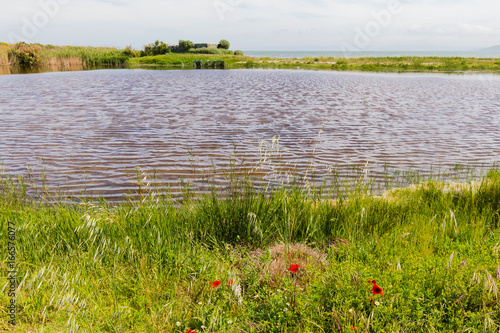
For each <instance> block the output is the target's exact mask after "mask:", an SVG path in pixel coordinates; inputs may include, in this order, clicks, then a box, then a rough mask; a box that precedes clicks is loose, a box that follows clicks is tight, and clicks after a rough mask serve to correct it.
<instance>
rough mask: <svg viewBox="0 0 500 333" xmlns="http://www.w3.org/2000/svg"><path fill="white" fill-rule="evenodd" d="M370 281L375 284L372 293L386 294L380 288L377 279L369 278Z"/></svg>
mask: <svg viewBox="0 0 500 333" xmlns="http://www.w3.org/2000/svg"><path fill="white" fill-rule="evenodd" d="M368 283H372V284H373V288H372V294H375V295H381V296H383V295H384V291H383V290H382V288H380V287H379V286H377V282H376V281H375V280H373V281H370V280H368Z"/></svg>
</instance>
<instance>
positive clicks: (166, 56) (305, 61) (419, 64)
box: [0, 40, 500, 73]
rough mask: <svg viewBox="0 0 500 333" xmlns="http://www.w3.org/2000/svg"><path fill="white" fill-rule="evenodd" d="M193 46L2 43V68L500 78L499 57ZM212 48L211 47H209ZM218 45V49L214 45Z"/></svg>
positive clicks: (223, 43) (223, 44)
mask: <svg viewBox="0 0 500 333" xmlns="http://www.w3.org/2000/svg"><path fill="white" fill-rule="evenodd" d="M196 45H199V44H194V43H192V42H191V41H184V40H181V41H179V44H175V46H172V45H171V46H170V47H172V50H173V51H172V50H171V49H170V47H169V46H168V45H167V44H165V43H164V42H161V41H156V42H154V43H151V44H148V45H146V46H144V49H143V50H140V51H139V50H134V49H132V47H130V46H127V47H126V48H125V49H123V50H119V49H115V48H102V47H75V46H53V45H41V44H26V43H22V42H20V43H17V44H15V45H13V44H6V43H1V44H0V66H1V65H5V66H14V65H21V66H30V67H32V68H33V67H37V66H53V67H57V68H61V69H64V68H69V69H71V68H72V67H73V68H78V67H76V66H102V65H107V66H110V65H111V66H124V65H127V66H130V67H131V68H136V67H152V68H161V67H162V68H166V69H168V68H186V69H188V68H193V61H195V60H221V61H224V62H225V68H229V69H231V68H233V69H237V68H274V69H313V70H335V71H375V72H445V73H451V72H458V73H461V72H469V73H474V72H478V73H500V59H498V58H484V59H483V58H460V57H384V58H372V57H365V58H334V57H317V58H312V57H308V58H302V59H277V58H252V57H248V56H244V54H243V52H242V51H239V50H236V51H231V50H229V49H228V48H229V45H230V44H229V42H227V41H226V40H221V41H220V42H219V44H218V45H217V47H197V48H196V47H195V46H196ZM202 45H203V44H202ZM205 45H211V44H205ZM214 45H215V44H214Z"/></svg>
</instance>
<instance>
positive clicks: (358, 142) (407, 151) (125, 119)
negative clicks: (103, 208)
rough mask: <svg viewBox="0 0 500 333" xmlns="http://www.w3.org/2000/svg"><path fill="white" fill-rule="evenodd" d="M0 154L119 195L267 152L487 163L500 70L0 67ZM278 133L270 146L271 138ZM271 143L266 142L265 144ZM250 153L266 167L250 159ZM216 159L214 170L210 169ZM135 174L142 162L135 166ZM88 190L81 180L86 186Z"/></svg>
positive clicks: (15, 164) (423, 166) (18, 168)
mask: <svg viewBox="0 0 500 333" xmlns="http://www.w3.org/2000/svg"><path fill="white" fill-rule="evenodd" d="M0 115H1V117H2V120H1V122H0V147H1V150H0V158H1V160H2V163H3V168H4V169H5V172H6V173H9V174H14V175H15V174H23V173H26V171H27V168H28V167H30V168H31V169H32V170H34V172H35V173H37V174H38V173H40V172H43V173H44V174H45V175H46V177H47V184H48V185H49V187H50V188H53V189H57V188H59V189H60V190H63V191H66V192H68V193H70V194H73V195H102V196H104V197H105V198H107V199H109V200H120V199H121V198H123V195H124V194H126V193H128V192H133V191H135V189H136V188H137V184H136V183H137V179H136V171H137V170H138V169H137V168H141V170H142V171H143V172H145V173H148V174H149V175H150V176H151V177H153V174H154V175H155V179H154V180H153V183H158V184H161V185H166V184H170V185H171V190H172V193H173V195H180V187H179V181H180V179H184V180H185V181H190V182H191V184H192V186H194V187H196V186H197V182H199V181H200V173H201V172H203V173H205V174H206V175H208V174H210V173H212V174H215V176H213V179H214V181H215V183H216V184H217V185H218V186H224V184H225V178H224V174H223V172H222V170H223V169H225V168H228V167H229V166H230V162H231V161H233V162H236V164H241V163H243V165H244V166H248V167H246V170H251V169H252V170H253V171H252V172H254V173H255V175H256V177H257V175H258V177H261V178H262V177H264V178H265V179H267V180H269V181H272V180H273V179H275V178H274V176H275V175H274V173H276V169H273V165H271V164H269V163H268V160H265V159H264V157H265V156H264V155H263V154H264V153H263V151H262V150H261V151H259V147H261V148H262V147H265V145H262V142H263V141H265V142H267V144H268V145H269V146H272V141H273V138H275V143H276V142H277V141H276V138H277V137H279V146H280V152H279V153H278V152H276V151H275V152H274V155H273V159H272V161H273V163H274V166H276V165H277V163H278V164H279V165H280V167H282V168H286V169H287V170H293V171H294V172H298V173H299V174H300V173H302V174H303V173H304V172H305V170H306V169H308V168H310V167H311V165H312V166H313V167H314V168H315V169H317V172H316V180H317V181H321V179H322V177H324V176H325V175H326V174H327V173H328V170H330V169H337V170H339V172H340V173H342V172H347V170H349V168H352V167H353V166H360V167H362V168H364V169H366V171H367V172H371V173H373V174H380V172H381V168H383V167H385V168H392V169H394V170H408V169H414V170H429V169H430V168H431V167H439V168H445V169H447V168H449V169H452V168H453V167H454V166H456V165H457V164H463V165H468V166H480V167H481V166H484V167H488V166H491V165H492V164H493V163H495V162H498V161H499V160H500V76H496V75H489V74H480V75H446V74H382V73H356V72H333V71H328V72H326V71H304V70H296V71H295V70H294V71H287V70H142V69H108V70H93V71H75V72H53V73H41V74H29V75H5V76H0ZM275 146H276V145H275ZM268 152H269V150H268ZM257 164H259V165H260V166H261V168H259V169H255V167H254V166H255V165H257ZM214 170H215V171H214ZM143 176H144V174H142V175H140V177H141V178H142V177H143ZM82 191H84V192H82Z"/></svg>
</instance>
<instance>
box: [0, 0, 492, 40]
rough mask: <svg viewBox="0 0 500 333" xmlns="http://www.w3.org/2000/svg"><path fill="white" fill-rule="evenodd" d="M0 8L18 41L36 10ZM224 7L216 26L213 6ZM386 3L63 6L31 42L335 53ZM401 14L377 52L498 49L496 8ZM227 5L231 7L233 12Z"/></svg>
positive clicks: (32, 6) (1, 35)
mask: <svg viewBox="0 0 500 333" xmlns="http://www.w3.org/2000/svg"><path fill="white" fill-rule="evenodd" d="M51 1H52V2H53V1H62V0H18V1H11V0H0V8H2V11H1V12H0V22H2V24H1V25H0V40H6V39H7V36H8V35H9V33H15V34H17V35H21V31H22V28H23V25H24V24H25V21H26V20H28V21H29V20H32V19H33V15H35V14H36V13H38V12H39V11H41V10H43V9H42V5H41V4H42V3H43V4H47V3H48V2H51ZM215 1H220V2H222V3H224V4H226V5H227V7H226V9H228V10H226V11H225V12H224V13H223V20H221V19H220V17H219V14H220V13H218V12H217V10H216V9H215V7H214V2H215ZM388 1H390V0H333V1H328V0H313V1H311V0H309V1H307V0H274V1H268V0H253V1H250V0H185V1H178V0H177V1H173V0H166V1H165V0H142V1H139V0H65V2H67V4H64V5H62V4H61V5H60V9H59V11H58V13H57V15H55V16H54V17H51V18H50V20H49V22H48V23H47V24H46V25H45V26H43V28H40V29H39V31H38V33H37V34H36V36H34V37H33V38H32V40H31V41H33V42H41V43H51V44H64V45H67V44H79V45H109V46H117V47H124V46H125V45H128V44H132V45H133V46H134V47H136V48H140V47H142V46H143V45H144V44H147V43H150V42H152V41H153V40H156V39H161V40H164V41H166V42H175V41H177V40H179V39H190V40H193V41H196V42H201V41H208V42H217V41H218V40H219V39H221V38H226V39H229V40H230V41H231V43H232V48H234V49H243V50H245V49H247V50H248V49H261V50H265V49H267V50H272V49H288V50H293V49H297V50H300V49H322V50H326V49H337V48H338V47H339V44H340V43H341V42H342V41H347V42H349V41H352V40H353V38H354V36H355V29H356V28H363V27H365V26H366V24H367V22H370V20H373V17H372V16H371V14H370V13H372V12H373V11H380V10H384V9H386V8H387V3H388ZM400 2H401V3H402V4H403V7H404V10H403V12H402V13H401V14H399V15H397V16H394V17H392V20H391V24H390V25H389V26H387V27H384V28H383V30H382V31H381V33H380V34H379V35H378V36H377V37H376V38H374V40H373V43H372V44H373V45H377V47H378V48H384V45H385V47H389V45H391V46H393V45H399V44H400V45H403V44H412V45H415V47H416V48H418V47H419V45H420V46H422V47H423V45H425V44H428V43H432V44H435V45H443V46H446V47H454V46H456V47H460V48H463V47H465V46H467V47H470V48H473V47H487V46H490V45H495V44H500V35H499V31H500V30H499V26H498V25H499V24H498V18H497V16H498V14H497V13H498V12H500V2H499V1H498V0H400ZM231 4H233V5H231Z"/></svg>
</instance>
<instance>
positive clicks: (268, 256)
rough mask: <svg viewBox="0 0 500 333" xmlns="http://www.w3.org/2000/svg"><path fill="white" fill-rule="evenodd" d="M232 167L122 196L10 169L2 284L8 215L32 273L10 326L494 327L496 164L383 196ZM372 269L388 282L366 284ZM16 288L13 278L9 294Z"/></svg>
mask: <svg viewBox="0 0 500 333" xmlns="http://www.w3.org/2000/svg"><path fill="white" fill-rule="evenodd" d="M232 179H233V181H232V182H231V186H229V187H228V188H227V189H226V190H224V191H223V190H213V191H211V192H209V193H206V194H205V195H202V196H191V197H187V198H186V200H185V201H184V202H183V203H179V202H178V201H176V200H174V199H173V198H170V197H169V196H168V195H165V194H161V193H160V192H155V191H153V192H150V193H147V194H146V193H142V194H141V196H140V198H139V199H140V200H134V201H129V202H125V203H123V204H120V205H116V206H113V205H111V204H109V203H107V202H106V201H105V200H97V201H94V202H78V203H77V202H71V201H67V200H64V201H59V202H53V201H51V200H49V199H48V198H46V197H44V195H43V191H42V192H40V193H39V195H38V196H36V197H30V196H28V195H27V190H28V186H27V184H26V183H23V182H20V181H15V180H14V179H12V178H11V177H7V176H5V175H4V176H3V178H2V183H1V187H0V188H1V191H0V195H1V198H0V221H1V222H2V224H1V226H2V227H1V229H0V230H1V233H0V239H1V241H0V244H1V247H0V249H1V253H2V257H1V258H2V271H3V272H4V274H2V279H4V280H3V281H2V284H5V283H6V281H5V277H6V275H7V269H6V259H4V258H5V253H6V242H7V224H8V222H14V223H15V224H16V237H17V238H16V246H17V255H16V258H17V264H18V266H19V272H18V276H19V282H21V281H22V283H21V286H20V287H19V290H18V294H17V305H18V312H17V315H18V321H19V324H18V326H16V327H15V328H11V327H9V326H8V324H7V319H6V318H7V317H6V315H5V310H3V311H4V314H3V315H2V316H1V317H0V329H1V330H8V331H16V332H30V331H33V332H34V331H36V332H39V331H42V328H43V332H69V331H82V332H187V331H188V329H194V330H196V331H197V332H204V331H205V332H241V331H244V332H338V331H357V332H382V331H385V332H403V331H404V332H431V331H432V332H434V331H443V332H444V331H447V332H451V331H453V332H466V331H467V332H476V331H477V332H479V331H485V332H490V331H495V330H498V328H499V324H500V322H499V319H500V318H499V313H500V312H499V306H500V303H499V301H498V285H497V284H498V278H499V275H500V270H499V266H500V257H499V250H500V245H499V241H498V238H499V236H500V232H499V231H500V230H499V218H500V215H499V213H500V172H499V171H495V170H492V171H490V173H489V174H488V176H487V177H485V178H484V179H483V180H482V181H480V182H469V183H464V184H462V185H460V186H458V185H454V186H451V185H446V184H445V183H442V182H438V181H429V182H425V183H422V184H421V185H419V186H412V187H409V188H406V189H399V190H392V191H390V192H387V193H386V194H385V195H384V196H380V197H375V196H370V195H367V194H368V193H369V191H368V188H367V185H366V184H367V183H366V181H365V180H363V181H361V180H360V181H359V182H357V183H355V184H354V186H351V188H350V190H348V192H344V193H340V196H336V197H333V196H332V197H330V198H325V199H327V200H321V201H320V200H319V196H318V195H317V193H318V191H315V190H311V188H310V187H309V186H306V185H304V184H300V183H296V184H295V185H291V186H278V187H274V188H272V189H271V188H268V189H267V190H266V189H260V190H259V189H256V188H254V187H253V186H252V185H251V183H249V181H248V180H245V179H244V178H237V177H236V178H232ZM351 184H352V183H351ZM317 190H318V189H317ZM329 190H332V189H327V188H325V189H323V191H324V192H323V194H324V195H326V194H327V193H334V192H335V191H330V192H329ZM338 192H339V191H337V193H338ZM347 197H348V198H349V200H345V198H347ZM330 199H335V201H331V200H330ZM276 244H281V245H280V246H278V247H277V246H276ZM296 244H302V245H300V246H299V245H296ZM299 249H302V250H299ZM325 256H326V258H325ZM290 264H299V265H300V268H299V271H298V272H297V274H292V273H291V272H289V271H287V270H286V267H288V265H290ZM374 279H375V280H376V281H377V284H378V285H379V286H380V287H381V288H382V289H383V295H373V294H371V290H372V289H371V284H370V283H368V280H374ZM216 280H219V281H221V282H222V283H221V285H220V286H218V287H217V288H215V287H212V286H211V282H213V281H216ZM228 280H233V281H234V285H232V286H230V285H229V286H228V285H226V284H227V281H228ZM370 297H372V298H373V302H371V301H370ZM9 300H10V298H9V297H8V296H7V293H6V291H3V292H2V293H1V295H0V303H1V304H3V305H7V304H8V302H9ZM375 302H378V303H377V304H379V306H377V305H376V304H375ZM3 309H4V308H3ZM285 309H286V310H285ZM202 326H204V327H206V329H205V330H203V329H202ZM353 327H355V329H352V328H353Z"/></svg>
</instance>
